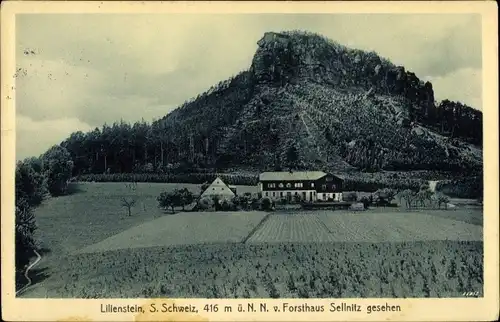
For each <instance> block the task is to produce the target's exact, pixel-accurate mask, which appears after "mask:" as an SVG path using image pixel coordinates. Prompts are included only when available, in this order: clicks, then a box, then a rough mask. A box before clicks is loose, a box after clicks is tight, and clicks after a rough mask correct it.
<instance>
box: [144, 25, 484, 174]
mask: <svg viewBox="0 0 500 322" xmlns="http://www.w3.org/2000/svg"><path fill="white" fill-rule="evenodd" d="M152 129H153V130H152V131H153V132H155V133H161V135H160V137H161V138H160V140H163V141H162V142H165V144H166V146H167V147H166V148H165V149H166V150H167V151H166V152H163V150H164V149H163V143H162V149H161V150H162V156H163V155H164V154H163V153H166V154H165V158H166V159H167V161H168V162H170V163H175V162H181V161H183V162H188V163H189V164H190V165H192V166H193V167H200V168H217V169H219V170H221V169H222V170H224V169H231V168H238V169H249V170H251V171H264V170H270V169H283V168H288V167H289V166H290V167H293V168H297V169H315V170H325V171H334V172H352V171H364V172H376V171H380V170H387V171H414V170H432V171H446V172H450V173H454V174H457V175H458V174H460V175H471V174H474V175H477V174H479V173H480V172H481V171H482V113H481V112H480V111H477V110H475V109H473V108H471V107H469V106H466V105H464V104H461V103H460V102H451V101H449V100H444V101H442V102H440V103H436V102H435V100H434V91H433V87H432V84H431V83H430V82H423V81H421V80H420V79H419V78H418V77H417V76H416V75H415V74H414V73H412V72H410V71H407V70H405V68H404V67H402V66H395V65H394V64H392V63H391V62H390V61H388V60H387V59H384V58H382V57H379V56H378V55H377V54H376V53H374V52H364V51H361V50H356V49H350V48H346V47H344V46H342V45H340V44H338V43H335V42H333V41H331V40H329V39H326V38H324V37H322V36H320V35H317V34H312V33H308V32H301V31H291V32H281V33H276V32H268V33H265V34H264V35H263V37H262V38H261V39H260V40H259V41H258V49H257V51H256V53H255V55H254V57H253V60H252V64H251V66H250V68H249V69H248V70H246V71H243V72H241V73H239V74H238V75H236V76H234V77H232V78H230V79H228V80H226V81H223V82H220V83H219V84H217V85H215V86H213V87H212V88H210V89H209V90H208V91H207V92H205V93H203V94H200V95H198V97H196V98H194V99H192V100H190V101H188V102H186V103H184V104H183V105H182V106H180V107H179V108H177V109H176V110H174V111H172V112H171V113H169V114H168V115H166V116H165V117H164V118H162V119H160V120H158V121H156V122H154V123H153V124H152ZM155 151H156V148H155ZM151 153H152V152H151ZM162 158H163V157H162Z"/></svg>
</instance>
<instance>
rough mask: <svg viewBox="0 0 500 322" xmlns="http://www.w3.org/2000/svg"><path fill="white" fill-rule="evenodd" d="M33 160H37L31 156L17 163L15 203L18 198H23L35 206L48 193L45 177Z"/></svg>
mask: <svg viewBox="0 0 500 322" xmlns="http://www.w3.org/2000/svg"><path fill="white" fill-rule="evenodd" d="M35 162H39V160H38V159H34V158H33V159H26V160H24V161H20V162H18V163H17V166H16V183H15V185H16V192H15V193H16V204H17V202H18V200H24V201H26V202H27V203H28V204H29V205H30V206H37V205H39V204H40V203H41V202H42V200H43V198H44V197H45V195H46V194H47V193H48V186H47V178H46V177H45V176H44V175H43V174H42V172H41V167H37V166H36V164H35ZM35 169H37V170H38V171H37V170H35Z"/></svg>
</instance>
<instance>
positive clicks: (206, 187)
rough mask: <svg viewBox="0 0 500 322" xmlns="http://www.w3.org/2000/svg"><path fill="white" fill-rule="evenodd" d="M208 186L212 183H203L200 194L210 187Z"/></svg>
mask: <svg viewBox="0 0 500 322" xmlns="http://www.w3.org/2000/svg"><path fill="white" fill-rule="evenodd" d="M208 187H210V183H208V182H205V183H203V184H202V185H201V187H200V196H201V195H202V194H203V193H204V192H205V190H207V189H208Z"/></svg>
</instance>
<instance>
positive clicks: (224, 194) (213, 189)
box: [201, 178, 235, 200]
mask: <svg viewBox="0 0 500 322" xmlns="http://www.w3.org/2000/svg"><path fill="white" fill-rule="evenodd" d="M213 196H217V197H219V198H220V199H227V200H229V199H232V198H233V197H234V196H235V193H234V192H233V191H232V190H231V189H230V188H229V186H228V185H226V184H225V183H224V181H222V179H221V178H216V179H215V180H214V181H213V182H212V184H211V185H210V186H208V188H207V189H206V190H205V191H203V193H202V194H201V198H204V197H213Z"/></svg>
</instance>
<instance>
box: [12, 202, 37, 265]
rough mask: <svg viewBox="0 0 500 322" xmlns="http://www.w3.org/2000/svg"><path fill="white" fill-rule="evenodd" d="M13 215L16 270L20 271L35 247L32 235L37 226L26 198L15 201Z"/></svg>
mask: <svg viewBox="0 0 500 322" xmlns="http://www.w3.org/2000/svg"><path fill="white" fill-rule="evenodd" d="M15 215H16V220H15V229H16V230H15V239H16V249H15V257H16V271H18V272H21V271H22V270H24V269H25V267H26V266H27V265H28V264H29V261H30V258H31V257H32V256H33V251H34V250H36V249H37V245H36V243H35V239H34V237H33V235H34V233H35V230H36V229H37V226H36V222H35V216H34V214H33V212H32V210H31V207H30V205H29V204H28V202H27V201H26V200H24V199H21V200H19V201H18V202H17V204H16V214H15Z"/></svg>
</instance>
